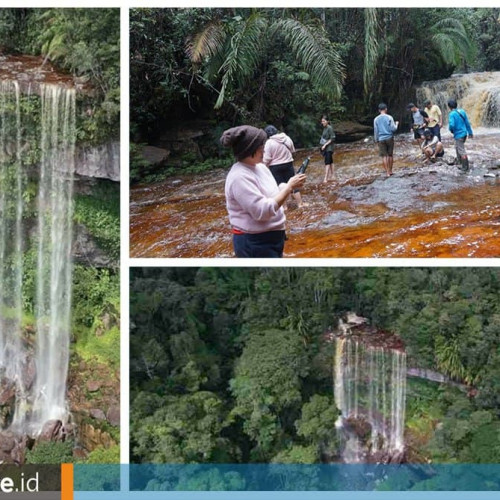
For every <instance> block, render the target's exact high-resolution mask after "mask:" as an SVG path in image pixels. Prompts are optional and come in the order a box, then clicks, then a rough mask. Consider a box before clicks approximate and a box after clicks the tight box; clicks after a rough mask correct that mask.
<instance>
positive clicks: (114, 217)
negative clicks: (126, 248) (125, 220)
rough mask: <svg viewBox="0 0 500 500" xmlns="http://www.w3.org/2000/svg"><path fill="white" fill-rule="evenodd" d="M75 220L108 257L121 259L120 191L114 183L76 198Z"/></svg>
mask: <svg viewBox="0 0 500 500" xmlns="http://www.w3.org/2000/svg"><path fill="white" fill-rule="evenodd" d="M73 219H74V221H75V222H76V223H78V224H82V225H84V226H85V227H86V229H87V230H88V231H89V232H90V234H91V235H92V236H93V238H94V239H95V241H96V242H97V244H98V245H99V247H100V248H101V249H102V250H104V252H105V253H106V255H108V256H109V257H111V258H112V259H114V260H115V261H118V260H119V258H120V190H119V185H117V184H116V183H113V182H109V183H106V184H104V183H100V184H98V185H97V186H96V187H94V188H93V190H92V194H91V195H77V196H76V197H75V212H74V215H73Z"/></svg>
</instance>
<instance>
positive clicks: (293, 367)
mask: <svg viewBox="0 0 500 500" xmlns="http://www.w3.org/2000/svg"><path fill="white" fill-rule="evenodd" d="M306 374H307V365H306V357H305V352H304V346H303V344H302V342H301V339H300V336H299V335H297V333H296V332H290V331H283V330H264V331H261V332H259V333H257V332H254V333H251V335H250V337H249V339H248V342H247V343H246V345H245V348H244V349H243V352H242V355H241V357H240V359H239V360H238V363H237V364H236V368H235V377H234V379H233V380H231V382H230V386H231V391H232V393H233V394H234V397H235V399H236V405H235V407H234V409H233V414H234V415H235V416H236V415H237V416H240V417H242V418H243V419H244V427H243V428H244V431H245V432H246V433H247V434H248V435H249V436H250V437H251V439H252V440H254V441H255V442H256V443H257V451H258V453H259V454H262V456H263V457H265V456H266V455H268V454H269V453H270V452H271V451H272V450H273V445H274V443H275V441H276V440H277V439H279V438H280V437H281V436H280V434H281V429H280V425H279V419H280V415H281V417H284V416H285V414H286V413H288V412H289V410H290V407H292V406H295V405H296V404H297V403H298V402H300V401H301V394H300V379H301V377H305V376H306Z"/></svg>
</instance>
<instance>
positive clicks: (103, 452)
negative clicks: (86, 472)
mask: <svg viewBox="0 0 500 500" xmlns="http://www.w3.org/2000/svg"><path fill="white" fill-rule="evenodd" d="M85 463H86V464H119V463H120V447H119V446H118V445H115V446H111V448H104V447H103V446H99V447H98V448H96V449H95V450H93V451H91V452H90V454H89V456H88V457H87V460H86V461H85Z"/></svg>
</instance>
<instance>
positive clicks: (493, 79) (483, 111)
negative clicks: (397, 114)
mask: <svg viewBox="0 0 500 500" xmlns="http://www.w3.org/2000/svg"><path fill="white" fill-rule="evenodd" d="M450 98H454V99H456V100H457V101H458V105H459V107H461V108H463V109H465V110H466V111H467V114H468V116H469V119H470V121H471V124H472V127H473V128H474V127H476V128H477V127H488V128H499V127H500V72H499V71H496V72H484V73H468V74H463V75H453V76H451V77H450V78H446V79H444V80H437V81H433V82H424V83H423V84H422V85H421V86H420V87H419V88H418V89H417V100H418V103H419V104H420V105H422V106H423V104H422V103H423V102H424V101H425V100H426V99H430V100H431V101H432V102H434V103H435V104H437V105H438V106H439V107H440V108H441V110H442V111H443V114H444V117H445V118H447V116H448V105H447V102H448V99H450ZM445 122H447V119H445Z"/></svg>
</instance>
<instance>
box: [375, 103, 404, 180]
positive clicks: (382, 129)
mask: <svg viewBox="0 0 500 500" xmlns="http://www.w3.org/2000/svg"><path fill="white" fill-rule="evenodd" d="M378 110H379V115H378V116H377V117H376V118H375V120H373V129H374V139H375V142H376V143H378V150H379V155H380V156H381V157H382V164H383V166H384V169H385V173H386V174H387V177H390V176H391V175H392V164H393V162H394V158H393V152H394V132H396V130H397V129H398V125H399V122H395V121H394V118H393V117H392V116H391V115H388V114H387V104H385V103H383V102H381V103H380V104H379V105H378Z"/></svg>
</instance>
